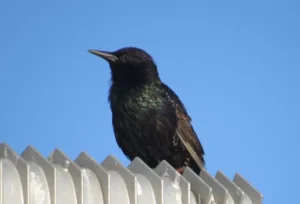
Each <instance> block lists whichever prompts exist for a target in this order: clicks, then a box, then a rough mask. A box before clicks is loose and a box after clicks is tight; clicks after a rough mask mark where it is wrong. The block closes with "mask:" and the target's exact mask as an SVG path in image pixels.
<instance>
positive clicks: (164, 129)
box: [89, 47, 205, 174]
mask: <svg viewBox="0 0 300 204" xmlns="http://www.w3.org/2000/svg"><path fill="white" fill-rule="evenodd" d="M89 52H90V53H92V54H95V55H97V56H99V57H101V58H103V59H105V60H106V61H107V62H108V63H109V65H110V69H111V87H110V91H109V101H110V107H111V111H112V124H113V129H114V133H115V138H116V141H117V143H118V145H119V147H120V148H121V149H122V151H123V153H124V154H125V155H126V156H127V157H128V158H129V159H130V160H133V159H134V158H135V157H140V158H141V159H142V160H143V161H144V162H145V163H146V164H147V165H148V166H150V167H151V168H155V167H156V166H157V165H158V164H159V163H160V162H161V161H162V160H166V161H167V162H168V163H169V164H171V165H172V166H173V167H174V168H175V169H176V170H177V171H178V172H180V173H182V172H183V169H184V167H186V166H189V167H190V168H191V169H193V170H194V171H195V172H196V173H197V174H199V172H200V170H201V169H202V168H204V167H205V160H204V150H203V147H202V145H201V143H200V141H199V139H198V137H197V135H196V133H195V131H194V129H193V127H192V125H191V118H190V116H189V115H188V113H187V111H186V109H185V107H184V105H183V103H182V102H181V101H180V99H179V97H178V96H177V95H176V93H174V91H173V90H171V88H169V87H168V86H167V85H166V84H164V83H163V82H162V81H161V80H160V77H159V74H158V70H157V66H156V64H155V62H154V60H153V59H152V57H151V56H150V55H149V54H148V53H147V52H146V51H144V50H142V49H139V48H135V47H126V48H122V49H119V50H117V51H115V52H107V51H98V50H89Z"/></svg>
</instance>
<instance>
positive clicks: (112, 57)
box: [88, 50, 119, 62]
mask: <svg viewBox="0 0 300 204" xmlns="http://www.w3.org/2000/svg"><path fill="white" fill-rule="evenodd" d="M88 51H89V52H90V53H92V54H94V55H97V56H99V57H101V58H103V59H105V60H106V61H108V62H116V61H117V60H118V59H119V58H118V57H116V56H115V55H113V54H111V53H109V52H105V51H99V50H88Z"/></svg>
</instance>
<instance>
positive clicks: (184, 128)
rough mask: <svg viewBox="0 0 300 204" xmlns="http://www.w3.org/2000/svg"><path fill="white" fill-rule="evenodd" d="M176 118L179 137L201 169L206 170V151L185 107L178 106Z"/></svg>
mask: <svg viewBox="0 0 300 204" xmlns="http://www.w3.org/2000/svg"><path fill="white" fill-rule="evenodd" d="M176 116H177V119H178V126H177V130H176V133H177V135H178V137H179V138H180V140H181V142H182V143H183V145H184V146H185V148H186V149H187V151H188V152H189V154H190V155H191V157H192V158H193V159H194V161H195V162H196V164H197V165H198V166H199V168H200V169H204V168H205V167H204V166H205V161H204V158H203V155H204V154H205V153H204V149H203V147H202V145H201V143H200V141H199V139H198V137H197V135H196V133H195V131H194V129H193V127H192V125H191V118H190V117H189V116H188V115H187V113H186V110H185V109H184V107H183V108H182V107H180V106H179V105H176Z"/></svg>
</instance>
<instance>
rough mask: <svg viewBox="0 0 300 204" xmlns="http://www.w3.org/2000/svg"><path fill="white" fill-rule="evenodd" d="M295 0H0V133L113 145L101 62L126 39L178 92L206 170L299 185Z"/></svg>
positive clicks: (288, 189) (47, 143) (274, 199)
mask: <svg viewBox="0 0 300 204" xmlns="http://www.w3.org/2000/svg"><path fill="white" fill-rule="evenodd" d="M299 10H300V2H299V1H298V2H297V1H296V0H294V1H289V0H282V1H276V0H275V1H274V0H273V1H271V0H266V1H258V0H252V1H189V2H188V1H187V2H186V3H183V1H181V2H177V3H176V2H175V1H158V0H152V1H121V0H119V1H106V2H104V1H99V0H91V1H60V0H52V1H38V0H34V1H33V0H30V1H21V0H19V1H16V0H10V1H4V0H3V1H1V3H0V26H1V32H0V52H1V57H0V58H1V60H0V96H1V100H0V140H1V141H4V142H6V143H8V144H9V145H10V146H11V147H12V148H13V149H15V150H16V151H17V152H18V153H20V152H21V151H23V149H24V148H25V147H26V146H27V145H33V146H34V147H35V148H36V149H38V150H39V151H40V152H41V153H42V154H43V155H45V156H46V155H48V154H50V153H51V151H52V150H53V149H54V148H60V149H61V150H63V151H64V152H65V153H66V154H68V155H69V156H70V157H71V158H75V157H76V156H77V154H79V153H80V152H81V151H86V152H87V153H89V154H90V155H92V156H93V157H94V158H95V159H97V160H98V161H102V160H103V159H104V158H105V157H106V156H107V155H108V154H113V155H115V156H116V157H117V158H119V159H120V160H121V161H122V162H123V163H124V164H125V165H127V164H129V162H128V160H127V159H126V158H125V157H124V156H123V154H122V152H121V150H120V149H119V148H118V147H117V144H116V142H115V139H114V135H113V131H112V125H111V112H110V109H109V104H108V101H107V93H108V87H109V83H108V81H109V73H110V71H109V67H108V64H107V63H106V62H105V61H104V60H101V59H100V58H97V57H95V56H93V55H91V54H89V53H88V52H87V50H88V49H102V50H116V49H118V48H120V47H123V46H128V45H131V46H137V47H140V48H143V49H145V50H147V51H148V52H150V53H151V54H152V55H153V57H154V58H155V60H156V62H157V64H158V66H159V71H160V76H161V78H162V79H163V81H164V82H166V83H167V84H168V85H170V86H171V87H172V88H173V89H174V90H175V91H176V92H177V93H178V95H179V96H180V97H181V99H182V101H183V102H184V103H185V105H186V107H187V109H188V111H189V113H190V115H191V117H192V119H193V125H194V127H195V129H196V131H197V133H198V136H199V138H200V139H201V141H202V143H203V145H204V147H205V151H206V160H207V168H208V171H209V172H210V173H211V174H215V172H216V171H217V170H218V169H221V170H222V171H223V172H224V173H226V174H227V175H229V176H230V177H233V175H234V173H235V172H240V173H241V174H242V175H243V176H244V177H245V178H246V179H247V180H248V181H250V182H251V183H252V184H253V185H254V186H255V187H256V188H257V189H258V190H259V191H261V192H262V193H263V194H264V203H265V204H277V203H278V204H279V203H291V202H294V201H295V197H294V196H289V195H297V194H298V191H299V186H298V185H299V182H300V179H299V163H300V159H299V157H300V148H299V139H298V138H299V136H300V130H299V129H300V128H299V127H300V125H299V124H300V117H299V115H300V108H299V104H300V91H299V89H300V81H299V77H300V67H299V64H300V38H299V36H300V23H299V22H300V14H299Z"/></svg>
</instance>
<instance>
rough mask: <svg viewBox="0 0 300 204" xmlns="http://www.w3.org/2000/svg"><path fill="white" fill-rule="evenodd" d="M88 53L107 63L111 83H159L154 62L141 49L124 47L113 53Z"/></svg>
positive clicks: (94, 51) (93, 51) (96, 51)
mask: <svg viewBox="0 0 300 204" xmlns="http://www.w3.org/2000/svg"><path fill="white" fill-rule="evenodd" d="M89 52H90V53H92V54H94V55H97V56H99V57H101V58H103V59H105V60H106V61H107V62H108V63H109V65H110V68H111V72H112V82H113V83H118V84H122V85H123V84H124V85H130V84H132V85H140V84H146V83H152V82H155V81H159V75H158V71H157V67H156V64H155V62H154V60H153V59H152V57H151V55H150V54H148V53H147V52H146V51H144V50H142V49H139V48H135V47H125V48H121V49H119V50H117V51H114V52H107V51H99V50H89Z"/></svg>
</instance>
